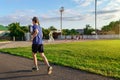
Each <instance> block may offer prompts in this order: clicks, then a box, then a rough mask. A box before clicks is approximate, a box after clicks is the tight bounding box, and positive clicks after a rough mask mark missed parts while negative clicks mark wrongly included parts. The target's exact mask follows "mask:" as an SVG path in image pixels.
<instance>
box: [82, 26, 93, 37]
mask: <svg viewBox="0 0 120 80" xmlns="http://www.w3.org/2000/svg"><path fill="white" fill-rule="evenodd" d="M93 31H95V30H94V29H93V28H92V27H91V26H90V25H89V24H88V25H86V28H84V34H85V35H91V34H92V32H93Z"/></svg>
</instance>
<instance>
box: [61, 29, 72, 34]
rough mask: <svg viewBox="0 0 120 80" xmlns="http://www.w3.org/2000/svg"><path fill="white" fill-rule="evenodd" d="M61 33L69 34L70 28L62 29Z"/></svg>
mask: <svg viewBox="0 0 120 80" xmlns="http://www.w3.org/2000/svg"><path fill="white" fill-rule="evenodd" d="M62 34H63V35H70V30H69V29H63V30H62Z"/></svg>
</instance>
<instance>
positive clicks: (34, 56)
mask: <svg viewBox="0 0 120 80" xmlns="http://www.w3.org/2000/svg"><path fill="white" fill-rule="evenodd" d="M36 55H37V54H36V53H33V61H34V65H35V67H37V66H38V62H37V56H36Z"/></svg>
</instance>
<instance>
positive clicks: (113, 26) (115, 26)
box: [102, 21, 120, 34]
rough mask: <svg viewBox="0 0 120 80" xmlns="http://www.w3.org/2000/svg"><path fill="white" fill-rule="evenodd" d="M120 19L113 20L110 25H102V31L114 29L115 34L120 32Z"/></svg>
mask: <svg viewBox="0 0 120 80" xmlns="http://www.w3.org/2000/svg"><path fill="white" fill-rule="evenodd" d="M119 25H120V21H112V22H110V23H109V24H108V25H105V26H103V27H102V31H106V32H108V31H114V32H115V34H119Z"/></svg>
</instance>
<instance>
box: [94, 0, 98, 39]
mask: <svg viewBox="0 0 120 80" xmlns="http://www.w3.org/2000/svg"><path fill="white" fill-rule="evenodd" d="M95 34H96V39H98V35H97V0H95Z"/></svg>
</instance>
